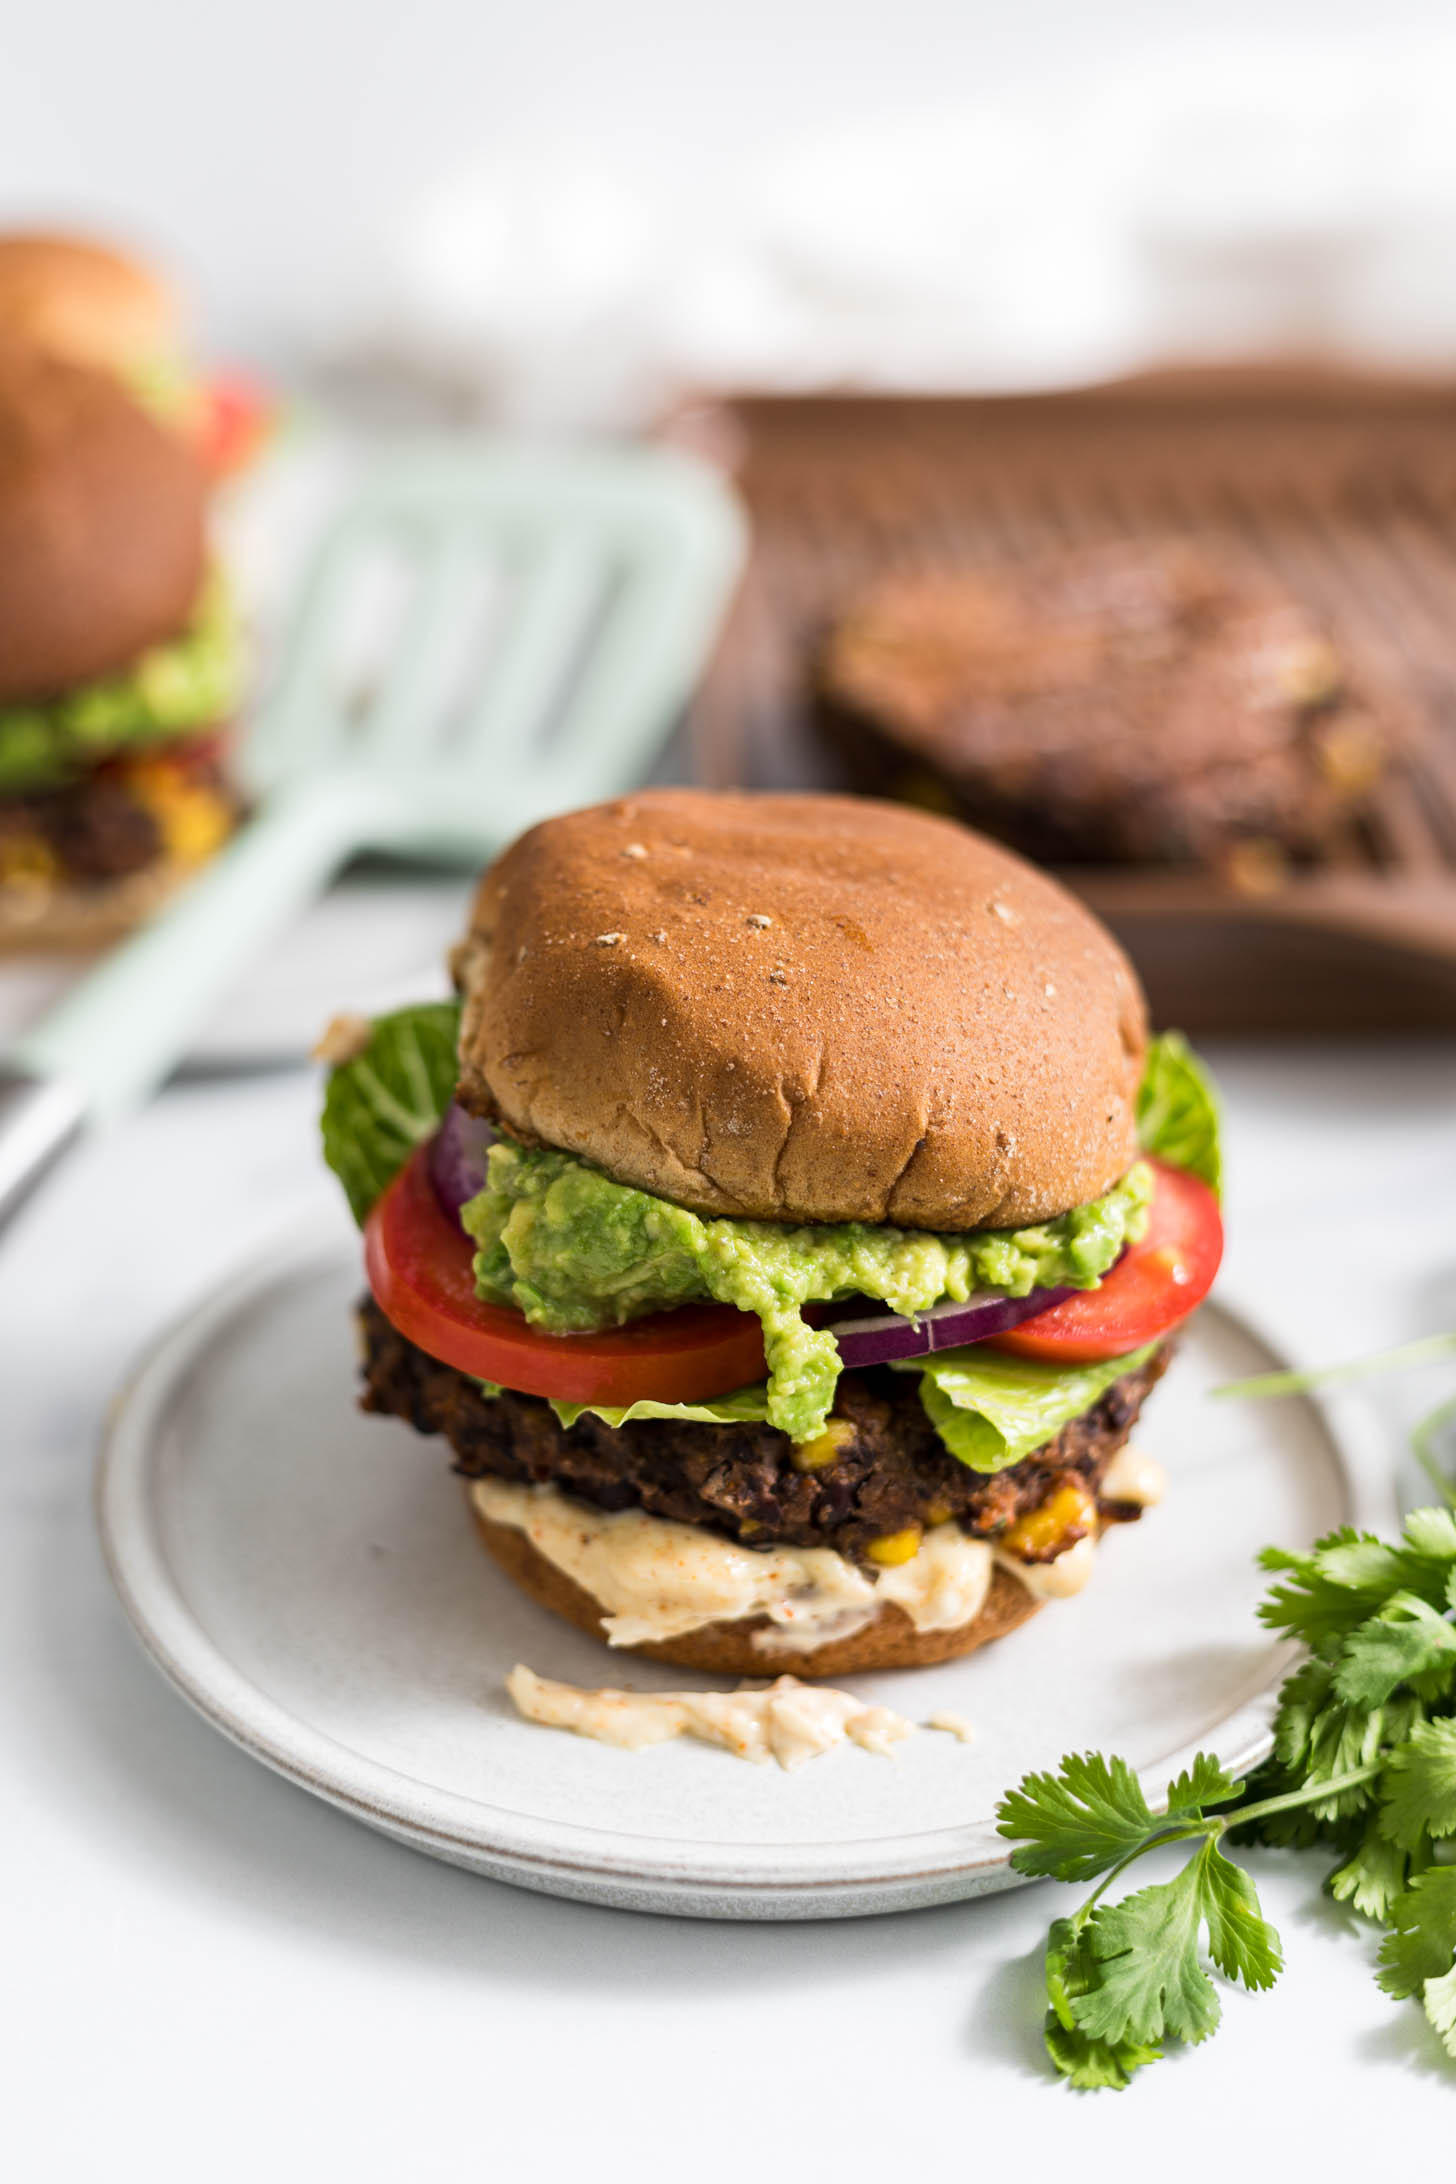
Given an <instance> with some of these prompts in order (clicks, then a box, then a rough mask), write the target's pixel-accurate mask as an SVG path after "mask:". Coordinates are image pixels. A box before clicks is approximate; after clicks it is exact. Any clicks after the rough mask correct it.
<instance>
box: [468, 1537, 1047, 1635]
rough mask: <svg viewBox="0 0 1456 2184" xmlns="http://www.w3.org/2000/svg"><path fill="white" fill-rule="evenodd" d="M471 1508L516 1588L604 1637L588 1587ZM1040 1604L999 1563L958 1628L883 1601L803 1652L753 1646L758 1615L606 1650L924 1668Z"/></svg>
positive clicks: (764, 1624) (1011, 1626) (1010, 1626)
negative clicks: (921, 1625) (842, 1632)
mask: <svg viewBox="0 0 1456 2184" xmlns="http://www.w3.org/2000/svg"><path fill="white" fill-rule="evenodd" d="M470 1508H471V1514H472V1515H473V1516H474V1518H475V1522H476V1525H477V1526H478V1528H479V1531H480V1536H481V1538H482V1539H483V1540H484V1541H485V1544H486V1546H487V1547H488V1548H489V1549H490V1552H491V1553H492V1554H493V1555H494V1557H495V1559H496V1561H497V1562H498V1563H499V1564H500V1566H501V1568H502V1569H503V1570H504V1571H505V1572H506V1573H507V1575H508V1576H510V1577H513V1578H514V1579H515V1581H516V1583H517V1584H518V1585H519V1586H520V1587H521V1589H522V1591H523V1592H527V1593H529V1594H530V1596H531V1598H532V1599H533V1600H535V1601H537V1602H539V1604H540V1605H541V1606H542V1607H543V1608H550V1609H551V1611H552V1613H553V1614H555V1615H561V1616H564V1617H565V1618H566V1620H567V1622H568V1623H575V1625H576V1627H577V1629H578V1630H584V1631H588V1632H590V1634H591V1636H592V1637H594V1638H601V1637H603V1635H604V1633H603V1627H602V1626H603V1617H602V1611H601V1609H600V1607H599V1606H598V1605H597V1603H596V1601H595V1600H593V1598H592V1596H591V1594H590V1593H589V1592H584V1591H583V1590H582V1588H581V1586H580V1585H578V1584H577V1583H576V1582H575V1580H574V1579H573V1578H570V1577H568V1576H567V1575H566V1573H565V1571H564V1570H559V1569H558V1568H557V1567H556V1564H555V1563H554V1562H548V1561H547V1559H546V1557H545V1555H543V1554H542V1553H541V1552H540V1550H539V1549H538V1548H536V1547H533V1546H532V1544H531V1542H530V1540H528V1539H527V1538H526V1535H525V1534H524V1532H518V1531H516V1530H514V1528H513V1527H512V1526H510V1525H506V1524H495V1523H492V1521H491V1519H490V1518H489V1517H487V1516H483V1515H482V1514H481V1511H480V1509H479V1507H478V1506H477V1504H476V1502H475V1501H474V1499H473V1498H472V1500H471V1504H470ZM1040 1606H1041V1602H1040V1601H1039V1600H1037V1599H1035V1598H1034V1597H1033V1596H1032V1594H1031V1593H1029V1592H1028V1591H1027V1589H1026V1587H1025V1586H1024V1585H1018V1583H1017V1582H1016V1579H1015V1578H1014V1577H1010V1576H1008V1575H1007V1573H1006V1571H1005V1570H1000V1569H998V1570H996V1571H995V1572H994V1573H993V1575H992V1578H991V1590H990V1591H989V1593H988V1594H987V1595H986V1599H985V1604H984V1605H983V1607H982V1608H981V1611H980V1613H979V1614H978V1615H976V1616H974V1617H972V1619H971V1621H970V1622H969V1623H962V1624H961V1626H960V1628H959V1629H958V1630H923V1631H922V1630H917V1629H916V1628H915V1625H914V1624H913V1623H912V1622H911V1620H910V1618H909V1616H908V1615H906V1614H905V1613H904V1612H903V1611H902V1610H901V1609H900V1608H897V1607H884V1608H881V1610H880V1612H879V1614H878V1615H877V1616H876V1617H875V1619H874V1621H873V1622H872V1623H866V1624H865V1625H864V1626H863V1628H862V1629H860V1630H857V1631H855V1632H854V1633H853V1634H852V1635H851V1636H850V1637H848V1638H835V1639H831V1640H829V1641H828V1642H827V1643H826V1644H824V1645H822V1646H815V1647H814V1648H813V1650H812V1651H811V1652H807V1653H803V1652H800V1651H799V1650H798V1649H797V1648H795V1649H794V1651H792V1652H788V1651H785V1650H782V1649H779V1650H770V1651H765V1650H764V1648H763V1647H761V1646H757V1645H755V1644H754V1634H755V1632H757V1631H761V1630H767V1629H769V1628H771V1625H770V1623H769V1620H768V1617H767V1616H764V1615H754V1616H748V1617H745V1618H744V1620H743V1621H742V1622H738V1623H707V1624H705V1625H704V1626H703V1628H702V1629H701V1630H693V1631H687V1632H685V1633H684V1635H683V1636H682V1637H680V1638H669V1639H666V1640H664V1641H663V1642H662V1643H661V1644H657V1645H645V1646H622V1647H614V1648H613V1649H612V1650H613V1651H614V1652H621V1653H641V1654H645V1655H646V1656H647V1658H648V1659H649V1660H653V1661H670V1662H672V1664H673V1665H674V1667H676V1668H692V1669H697V1670H700V1671H701V1672H703V1673H704V1674H706V1675H710V1676H765V1675H777V1674H781V1673H782V1672H783V1671H784V1670H786V1669H787V1670H789V1671H790V1672H791V1673H792V1674H793V1675H795V1676H853V1675H856V1674H858V1673H860V1672H862V1671H867V1670H869V1669H876V1668H929V1667H930V1666H931V1664H932V1663H933V1662H935V1661H952V1660H955V1659H956V1658H957V1657H958V1656H959V1655H960V1654H962V1653H973V1652H974V1651H975V1649H976V1647H977V1646H984V1645H989V1644H990V1642H991V1640H992V1639H993V1638H1004V1637H1005V1635H1006V1633H1007V1631H1010V1630H1015V1629H1016V1627H1017V1625H1018V1624H1019V1623H1024V1622H1026V1621H1027V1619H1028V1618H1029V1617H1030V1616H1033V1615H1035V1613H1036V1611H1037V1609H1038V1608H1039V1607H1040Z"/></svg>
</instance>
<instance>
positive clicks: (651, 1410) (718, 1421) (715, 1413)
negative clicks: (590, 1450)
mask: <svg viewBox="0 0 1456 2184" xmlns="http://www.w3.org/2000/svg"><path fill="white" fill-rule="evenodd" d="M551 1408H552V1409H553V1410H554V1411H555V1413H556V1416H557V1419H558V1421H559V1422H560V1424H562V1425H563V1426H574V1425H575V1424H576V1421H577V1419H578V1418H580V1417H581V1416H582V1415H583V1414H584V1413H585V1412H586V1411H590V1412H591V1414H592V1416H593V1418H603V1419H605V1420H606V1422H607V1424H608V1425H609V1426H632V1425H635V1424H636V1423H637V1421H638V1419H639V1418H675V1419H677V1420H678V1421H679V1423H680V1424H684V1425H699V1426H737V1425H756V1424H759V1423H761V1422H762V1421H763V1420H764V1419H766V1418H767V1417H768V1387H767V1385H766V1383H765V1382H764V1381H762V1380H760V1381H759V1383H758V1385H757V1387H755V1388H740V1389H739V1390H738V1392H737V1394H736V1395H719V1396H715V1397H714V1398H713V1400H712V1401H711V1402H708V1403H654V1402H653V1401H652V1400H651V1398H650V1397H647V1396H644V1397H642V1398H641V1399H640V1400H639V1401H637V1402H636V1403H629V1404H627V1405H626V1406H625V1408H622V1407H618V1406H614V1405H612V1404H610V1403H556V1402H553V1403H552V1405H551Z"/></svg>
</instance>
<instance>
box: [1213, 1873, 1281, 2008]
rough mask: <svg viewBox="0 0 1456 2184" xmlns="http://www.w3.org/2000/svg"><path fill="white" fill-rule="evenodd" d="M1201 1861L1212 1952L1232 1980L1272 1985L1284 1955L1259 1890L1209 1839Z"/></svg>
mask: <svg viewBox="0 0 1456 2184" xmlns="http://www.w3.org/2000/svg"><path fill="white" fill-rule="evenodd" d="M1197 1862H1198V1863H1199V1864H1201V1866H1202V1869H1203V1870H1202V1888H1203V1920H1204V1924H1205V1926H1206V1927H1207V1928H1208V1953H1209V1955H1210V1956H1211V1957H1212V1958H1213V1961H1214V1963H1215V1964H1216V1965H1217V1966H1218V1968H1219V1970H1220V1971H1221V1972H1222V1973H1223V1974H1224V1976H1225V1977H1226V1978H1228V1979H1241V1980H1242V1981H1243V1983H1244V1985H1245V1986H1246V1987H1249V1988H1255V1987H1272V1986H1273V1984H1274V1982H1275V1980H1276V1979H1277V1978H1278V1977H1279V1974H1280V1973H1281V1972H1282V1971H1283V1969H1284V1955H1283V1951H1282V1950H1281V1948H1280V1946H1279V1936H1278V1935H1277V1934H1276V1933H1275V1931H1274V1929H1273V1927H1272V1926H1271V1925H1270V1924H1269V1921H1268V1920H1267V1919H1266V1918H1265V1917H1264V1914H1263V1911H1262V1909H1261V1908H1260V1904H1259V1892H1258V1890H1257V1889H1256V1888H1255V1886H1254V1884H1253V1882H1252V1881H1251V1880H1250V1878H1249V1876H1248V1874H1247V1873H1246V1872H1245V1871H1244V1869H1243V1867H1242V1866H1236V1865H1234V1864H1232V1863H1231V1861H1230V1860H1229V1859H1227V1858H1225V1856H1224V1855H1223V1852H1222V1851H1221V1850H1220V1849H1219V1848H1218V1846H1217V1844H1216V1843H1213V1842H1207V1843H1205V1844H1204V1846H1203V1848H1202V1850H1201V1851H1200V1852H1199V1854H1198V1861H1197Z"/></svg>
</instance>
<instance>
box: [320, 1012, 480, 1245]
mask: <svg viewBox="0 0 1456 2184" xmlns="http://www.w3.org/2000/svg"><path fill="white" fill-rule="evenodd" d="M459 1037H460V1004H459V1002H458V1001H429V1002H425V1003H423V1004H421V1005H419V1006H417V1007H415V1008H410V1009H396V1010H395V1011H394V1013H393V1015H391V1016H377V1017H376V1018H375V1019H374V1022H373V1023H372V1024H371V1026H370V1028H369V1043H368V1045H367V1046H366V1047H365V1048H364V1050H363V1052H362V1053H360V1054H357V1055H355V1057H354V1058H353V1060H352V1061H348V1062H341V1063H339V1065H338V1067H337V1068H335V1069H333V1070H331V1071H330V1073H329V1081H328V1089H327V1091H326V1092H325V1094H324V1111H323V1138H324V1159H325V1160H326V1161H327V1162H328V1164H329V1166H330V1167H331V1168H332V1169H333V1171H334V1173H335V1175H336V1176H337V1177H338V1179H339V1181H340V1182H341V1183H342V1184H343V1186H344V1194H345V1196H346V1197H347V1199H348V1201H349V1209H350V1211H351V1212H352V1214H353V1216H354V1219H355V1220H356V1221H357V1222H359V1224H360V1226H361V1227H362V1226H363V1223H364V1221H365V1219H366V1217H367V1215H368V1213H369V1209H370V1208H371V1206H372V1205H373V1204H374V1201H375V1200H376V1198H378V1197H380V1195H381V1194H382V1193H383V1192H384V1191H385V1190H387V1189H388V1187H389V1185H390V1184H391V1183H392V1182H393V1181H394V1179H395V1177H396V1176H397V1175H398V1173H399V1171H400V1169H401V1168H402V1167H403V1166H404V1164H405V1162H406V1161H407V1160H408V1159H409V1156H410V1154H411V1153H412V1152H413V1151H414V1150H415V1147H416V1146H417V1145H422V1144H423V1143H424V1141H425V1139H426V1138H428V1137H432V1136H433V1135H434V1133H435V1131H436V1130H437V1129H438V1128H439V1126H440V1120H441V1117H442V1116H443V1115H444V1112H445V1110H446V1108H447V1107H448V1106H449V1104H450V1102H451V1100H452V1099H453V1098H454V1096H455V1079H456V1077H457V1075H458V1074H459V1064H458V1062H457V1060H456V1056H455V1048H456V1044H457V1042H458V1040H459Z"/></svg>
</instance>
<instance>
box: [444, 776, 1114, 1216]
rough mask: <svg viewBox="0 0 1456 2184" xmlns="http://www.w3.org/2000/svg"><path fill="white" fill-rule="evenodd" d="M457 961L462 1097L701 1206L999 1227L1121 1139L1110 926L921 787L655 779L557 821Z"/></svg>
mask: <svg viewBox="0 0 1456 2184" xmlns="http://www.w3.org/2000/svg"><path fill="white" fill-rule="evenodd" d="M455 967H456V975H457V978H458V979H459V981H460V983H461V985H462V989H463V993H464V1001H465V1007H464V1015H463V1022H462V1031H461V1047H460V1052H461V1085H460V1097H461V1099H462V1101H463V1102H464V1104H465V1105H467V1106H468V1107H470V1108H472V1109H474V1110H475V1111H476V1112H477V1113H480V1114H483V1115H487V1116H490V1117H492V1118H494V1119H496V1120H498V1121H499V1122H500V1123H502V1124H503V1126H504V1127H505V1128H506V1129H507V1130H508V1131H510V1132H511V1133H512V1134H514V1135H515V1136H517V1137H520V1138H522V1139H523V1140H525V1141H526V1142H528V1143H544V1144H547V1145H553V1146H558V1147H561V1148H564V1149H565V1150H566V1151H568V1152H572V1153H575V1154H578V1155H580V1156H581V1157H582V1158H584V1159H587V1160H590V1161H592V1162H594V1163H596V1165H598V1166H599V1167H601V1168H603V1169H604V1170H605V1171H606V1172H607V1174H609V1175H611V1176H613V1177H614V1178H616V1179H617V1180H618V1181H619V1182H623V1183H629V1184H634V1185H636V1186H637V1187H638V1188H640V1189H642V1190H646V1191H651V1192H653V1193H655V1194H656V1195H658V1196H660V1197H664V1198H669V1199H672V1200H674V1201H675V1202H676V1203H677V1204H679V1205H683V1206H688V1207H691V1208H692V1209H693V1210H694V1211H696V1212H699V1213H705V1214H730V1215H737V1216H740V1217H750V1218H760V1219H766V1220H779V1221H854V1220H860V1221H869V1222H894V1223H896V1224H898V1225H900V1226H903V1227H907V1228H928V1229H943V1230H958V1229H973V1228H981V1227H985V1226H992V1227H1006V1226H1014V1225H1019V1224H1021V1223H1024V1222H1030V1221H1038V1220H1043V1219H1047V1218H1049V1217H1051V1216H1052V1215H1055V1214H1058V1213H1063V1212H1065V1211H1066V1210H1067V1209H1068V1208H1069V1207H1071V1206H1074V1205H1079V1204H1081V1203H1082V1202H1083V1201H1085V1200H1087V1199H1089V1198H1095V1197H1097V1196H1098V1195H1099V1194H1100V1193H1101V1192H1102V1191H1105V1190H1107V1189H1108V1188H1109V1187H1110V1186H1111V1185H1112V1184H1113V1183H1114V1182H1116V1180H1117V1179H1118V1177H1119V1176H1121V1175H1123V1174H1124V1173H1125V1172H1126V1170H1127V1169H1128V1167H1129V1166H1130V1165H1131V1164H1132V1162H1133V1160H1134V1159H1135V1158H1136V1157H1137V1143H1136V1134H1135V1130H1134V1123H1133V1103H1134V1100H1135V1098H1136V1094H1137V1087H1138V1082H1139V1079H1140V1076H1141V1073H1142V1065H1143V1053H1144V1047H1145V1044H1146V1020H1145V1014H1144V1006H1143V1000H1142V995H1141V992H1140V990H1139V988H1138V985H1137V981H1136V979H1135V977H1134V975H1133V972H1132V970H1131V968H1130V967H1129V965H1128V963H1127V960H1126V958H1125V957H1124V956H1123V954H1122V952H1121V950H1120V949H1119V948H1118V947H1117V945H1116V943H1115V942H1114V941H1113V940H1112V938H1111V936H1110V935H1109V934H1108V933H1107V932H1106V931H1105V930H1104V929H1103V927H1102V926H1101V925H1099V924H1098V923H1097V921H1096V919H1095V918H1093V917H1092V916H1091V914H1090V913H1089V912H1088V911H1086V910H1084V909H1083V908H1082V907H1081V905H1080V904H1078V903H1076V902H1074V901H1073V900H1072V898H1071V897H1070V896H1069V895H1067V894H1066V893H1065V892H1064V891H1063V890H1062V889H1061V888H1060V887H1058V886H1057V885H1056V884H1055V883H1054V882H1053V881H1051V880H1049V879H1047V878H1045V877H1044V876H1043V875H1042V874H1040V873H1038V872H1036V871H1034V870H1033V869H1032V867H1031V866H1030V865H1027V864H1024V863H1023V862H1022V861H1021V860H1020V859H1019V858H1018V857H1015V856H1013V855H1012V854H1011V853H1010V852H1009V851H1006V850H1003V849H999V848H997V847H996V846H995V845H994V844H992V843H990V842H988V841H986V840H984V839H983V838H982V837H981V836H979V835H977V834H973V833H971V832H970V831H969V830H967V829H966V828H964V827H961V826H958V825H956V824H954V823H953V822H951V821H949V820H944V819H937V818H931V817H929V816H928V815H926V814H924V813H921V812H914V811H907V810H905V809H903V808H901V807H898V806H894V805H888V804H877V803H871V802H868V801H866V800H864V799H860V798H853V797H835V796H753V795H737V794H733V795H728V794H712V793H709V792H705V791H697V790H689V789H664V790H657V791H649V792H646V793H643V794H641V795H637V796H632V797H626V798H623V799H621V800H620V801H619V802H616V803H611V804H603V805H599V806H596V807H595V808H593V809H591V810H588V811H580V812H575V813H572V814H570V815H569V816H567V817H565V818H561V819H551V820H547V821H546V822H544V824H542V825H540V826H538V827H535V828H533V829H532V830H531V832H530V833H528V834H526V835H523V836H522V837H521V839H520V840H519V841H518V842H516V843H515V844H514V845H513V847H512V848H510V849H509V850H507V851H506V853H505V855H504V856H503V857H501V858H500V859H499V861H498V862H497V863H496V864H495V865H493V866H492V867H491V869H490V870H489V871H488V872H487V873H486V875H485V877H484V879H483V880H482V882H481V885H480V888H479V891H478V893H477V895H476V899H475V905H474V910H473V913H472V921H471V928H470V932H469V934H468V935H467V938H466V941H465V943H464V944H463V946H462V947H461V948H460V950H459V951H457V956H456V966H455Z"/></svg>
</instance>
